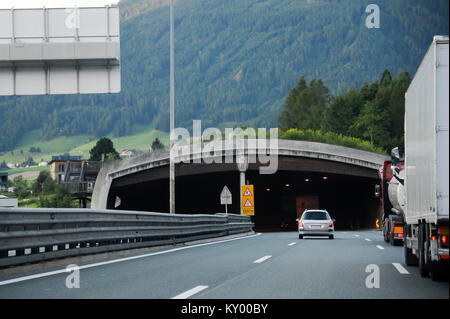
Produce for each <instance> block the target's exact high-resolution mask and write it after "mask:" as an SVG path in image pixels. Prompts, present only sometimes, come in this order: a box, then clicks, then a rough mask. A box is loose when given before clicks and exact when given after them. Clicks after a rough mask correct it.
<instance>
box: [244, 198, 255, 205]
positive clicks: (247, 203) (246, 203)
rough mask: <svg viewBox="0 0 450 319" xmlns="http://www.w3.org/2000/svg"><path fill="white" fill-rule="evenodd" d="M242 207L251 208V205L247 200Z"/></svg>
mask: <svg viewBox="0 0 450 319" xmlns="http://www.w3.org/2000/svg"><path fill="white" fill-rule="evenodd" d="M244 207H253V205H252V203H251V202H250V200H248V199H247V201H246V202H245V204H244Z"/></svg>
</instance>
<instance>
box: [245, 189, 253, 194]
mask: <svg viewBox="0 0 450 319" xmlns="http://www.w3.org/2000/svg"><path fill="white" fill-rule="evenodd" d="M244 196H253V195H252V192H250V190H249V189H248V188H247V189H246V190H245V192H244Z"/></svg>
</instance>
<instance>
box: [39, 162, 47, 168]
mask: <svg viewBox="0 0 450 319" xmlns="http://www.w3.org/2000/svg"><path fill="white" fill-rule="evenodd" d="M38 166H39V167H43V166H48V162H46V161H42V162H39V164H38Z"/></svg>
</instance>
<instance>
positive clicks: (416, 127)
mask: <svg viewBox="0 0 450 319" xmlns="http://www.w3.org/2000/svg"><path fill="white" fill-rule="evenodd" d="M448 67H449V54H448V36H435V37H434V39H433V43H432V44H431V46H430V48H429V49H428V51H427V53H426V55H425V57H424V59H423V61H422V63H421V64H420V66H419V69H418V70H417V73H416V75H415V76H414V78H413V80H412V82H411V85H410V86H409V89H408V91H407V92H406V95H405V199H406V209H405V214H404V218H405V227H404V228H405V234H404V235H405V245H404V247H405V261H406V264H407V265H418V266H419V269H420V274H421V275H422V276H423V277H426V276H428V275H431V277H432V279H433V280H435V279H437V278H440V277H441V276H442V275H447V276H448V258H449V246H448V232H449V231H448V229H449V218H448V211H449V203H448V202H449V197H448V195H449V136H448V134H449V73H448Z"/></svg>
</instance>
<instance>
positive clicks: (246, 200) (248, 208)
mask: <svg viewBox="0 0 450 319" xmlns="http://www.w3.org/2000/svg"><path fill="white" fill-rule="evenodd" d="M241 205H242V215H251V216H253V215H255V197H254V192H253V185H245V186H242V203H241Z"/></svg>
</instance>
